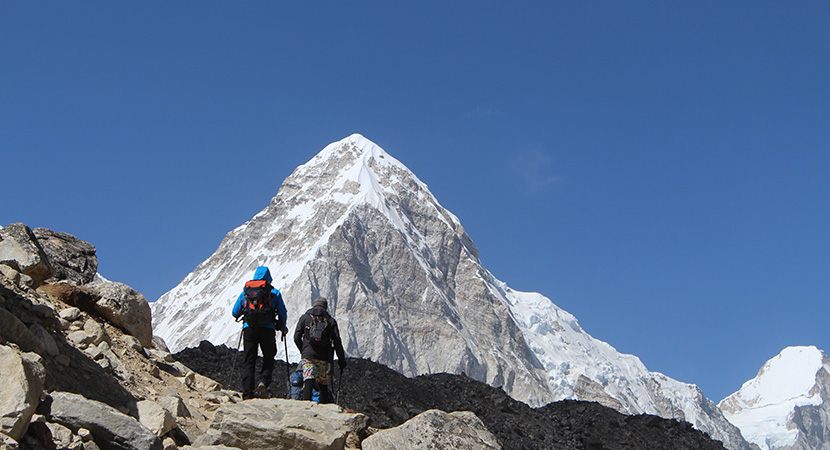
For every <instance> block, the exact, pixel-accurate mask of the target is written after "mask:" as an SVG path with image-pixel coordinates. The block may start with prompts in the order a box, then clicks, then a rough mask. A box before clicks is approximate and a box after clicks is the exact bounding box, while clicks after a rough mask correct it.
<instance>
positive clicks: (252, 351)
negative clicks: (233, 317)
mask: <svg viewBox="0 0 830 450" xmlns="http://www.w3.org/2000/svg"><path fill="white" fill-rule="evenodd" d="M242 348H243V349H244V350H243V352H242V376H241V378H242V399H243V400H244V399H249V398H253V396H254V371H255V370H256V356H257V340H256V329H255V327H247V328H245V329H244V330H242Z"/></svg>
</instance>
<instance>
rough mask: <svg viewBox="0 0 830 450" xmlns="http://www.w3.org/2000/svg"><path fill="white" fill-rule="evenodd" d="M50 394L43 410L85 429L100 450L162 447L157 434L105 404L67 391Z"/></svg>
mask: <svg viewBox="0 0 830 450" xmlns="http://www.w3.org/2000/svg"><path fill="white" fill-rule="evenodd" d="M50 397H51V400H49V401H47V402H44V404H45V405H48V406H47V407H48V411H43V413H45V415H47V416H48V417H49V418H50V420H51V421H52V422H57V423H60V424H62V425H65V426H67V427H69V428H70V429H72V430H78V429H79V428H85V429H87V430H89V431H90V432H91V433H92V437H93V439H94V440H95V443H96V444H98V446H99V447H100V448H101V450H162V443H161V440H160V439H159V438H158V436H156V435H155V434H154V433H153V432H152V431H150V430H149V429H148V428H147V427H145V426H144V425H142V424H141V423H140V422H139V421H138V420H136V419H134V418H132V417H130V416H128V415H126V414H123V413H121V412H120V411H118V410H117V409H115V408H113V407H111V406H109V405H106V404H104V403H101V402H97V401H95V400H89V399H87V398H85V397H83V396H80V395H78V394H72V393H69V392H53V393H51V394H50Z"/></svg>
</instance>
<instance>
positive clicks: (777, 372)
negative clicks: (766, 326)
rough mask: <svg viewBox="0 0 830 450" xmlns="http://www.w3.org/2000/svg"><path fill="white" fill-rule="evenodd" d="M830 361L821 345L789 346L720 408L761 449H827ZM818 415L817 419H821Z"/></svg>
mask: <svg viewBox="0 0 830 450" xmlns="http://www.w3.org/2000/svg"><path fill="white" fill-rule="evenodd" d="M829 398H830V359H828V358H827V355H826V354H825V353H824V352H823V351H821V350H819V349H818V348H816V347H812V346H811V347H787V348H785V349H784V350H783V351H781V353H779V354H778V355H777V356H775V357H773V358H772V359H770V360H769V361H767V362H766V364H764V366H763V367H762V368H761V370H760V371H758V375H757V376H756V377H755V378H753V379H751V380H749V381H747V382H746V383H744V385H743V386H742V387H741V389H740V390H738V392H735V393H734V394H732V395H730V396H728V397H726V398H725V399H723V400H722V401H721V402H720V404H719V406H720V408H721V410H722V411H723V413H724V415H725V416H726V418H727V419H729V420H730V421H731V422H732V423H734V424H735V425H737V426H738V428H740V430H741V433H742V434H743V435H744V438H746V439H747V440H748V441H749V442H752V443H755V444H757V445H758V446H759V447H760V448H761V449H762V450H773V449H775V450H807V449H813V448H827V447H818V446H815V444H816V443H818V444H819V445H822V443H823V445H827V443H826V441H825V440H824V437H823V436H828V435H830V403H828V399H829ZM817 419H818V420H817Z"/></svg>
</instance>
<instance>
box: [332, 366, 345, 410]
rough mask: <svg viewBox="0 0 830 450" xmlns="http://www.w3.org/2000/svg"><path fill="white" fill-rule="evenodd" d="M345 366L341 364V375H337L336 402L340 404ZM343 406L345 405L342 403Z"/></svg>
mask: <svg viewBox="0 0 830 450" xmlns="http://www.w3.org/2000/svg"><path fill="white" fill-rule="evenodd" d="M344 368H345V367H344V366H340V375H338V376H337V394H335V397H336V399H335V400H334V403H337V404H338V405H340V389H341V388H342V387H343V369H344ZM340 406H343V405H340Z"/></svg>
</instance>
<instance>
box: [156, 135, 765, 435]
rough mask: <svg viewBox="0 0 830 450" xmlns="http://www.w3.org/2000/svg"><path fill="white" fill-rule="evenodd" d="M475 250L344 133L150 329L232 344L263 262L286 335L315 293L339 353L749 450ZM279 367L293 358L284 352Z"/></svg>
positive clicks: (386, 163) (167, 304) (713, 411)
mask: <svg viewBox="0 0 830 450" xmlns="http://www.w3.org/2000/svg"><path fill="white" fill-rule="evenodd" d="M478 255H479V250H478V248H476V246H475V244H474V243H473V241H472V239H471V238H470V237H469V236H468V235H467V233H466V231H465V230H464V227H463V226H462V225H461V223H460V221H459V220H458V218H457V217H455V216H454V215H453V214H452V213H451V212H449V211H447V210H446V209H445V208H443V207H442V206H441V205H440V203H439V202H438V201H437V199H436V198H435V196H434V195H433V194H432V193H431V192H430V191H429V189H428V188H427V186H426V185H425V184H424V183H423V182H422V181H420V180H419V179H418V178H417V177H416V176H415V174H413V173H412V172H411V171H410V170H409V169H408V168H406V166H404V165H403V164H402V163H400V162H399V161H398V160H396V159H394V158H393V157H391V156H390V155H389V154H388V153H387V152H385V151H384V150H383V149H381V148H380V147H378V146H377V145H376V144H374V143H372V142H371V141H369V140H368V139H366V138H365V137H363V136H360V135H352V136H349V137H348V138H346V139H344V140H342V141H339V142H335V143H332V144H330V145H328V146H326V147H325V148H324V149H323V150H322V151H321V152H320V153H319V154H317V155H316V156H314V157H313V158H312V159H311V160H310V161H309V162H308V163H306V164H304V165H302V166H300V167H298V168H297V169H296V170H295V171H294V172H293V173H292V174H291V175H290V176H289V177H288V178H286V179H285V181H284V182H283V183H282V186H281V187H280V189H279V191H278V192H277V194H276V196H275V197H274V198H273V199H272V200H271V202H270V204H269V205H268V206H267V207H266V208H265V209H263V210H262V211H261V212H259V213H258V214H256V215H255V216H254V217H253V218H252V219H251V220H250V221H248V222H246V223H245V224H243V225H241V226H240V227H238V228H236V229H234V230H232V231H231V232H229V233H228V235H227V236H226V237H225V239H224V240H223V241H222V243H221V244H220V245H219V248H218V249H217V250H216V252H215V253H214V254H213V255H211V256H210V257H209V258H208V259H207V260H205V261H204V262H203V263H201V264H200V265H199V266H198V267H197V268H196V269H195V270H194V271H193V272H192V273H190V274H189V275H187V276H186V277H185V278H184V280H183V281H182V282H181V283H180V284H179V285H178V286H176V287H175V288H174V289H172V290H171V291H170V292H168V293H166V294H164V295H163V296H162V297H161V298H160V299H159V300H158V301H157V302H155V303H154V304H153V305H152V308H153V318H154V322H153V326H154V329H155V330H156V333H157V334H158V335H160V336H163V337H164V339H165V340H166V341H167V343H168V344H169V345H170V347H171V349H173V350H174V351H178V350H180V349H182V348H184V347H189V346H194V345H196V344H197V343H198V342H199V341H200V340H202V339H207V340H209V341H211V342H214V343H218V344H226V345H228V346H231V347H236V345H237V340H238V336H239V325H238V324H236V323H234V322H233V319H232V317H231V316H230V314H229V311H230V308H231V305H232V302H233V301H234V300H235V299H236V297H237V295H238V294H239V291H240V286H242V284H243V283H244V282H245V281H246V280H247V279H248V278H249V277H250V276H251V274H252V273H253V271H254V269H255V268H256V267H257V266H258V265H266V266H268V267H269V268H270V269H271V273H272V274H273V276H274V284H275V286H276V287H277V288H278V289H280V290H281V291H282V293H283V297H284V299H285V300H286V306H287V308H288V311H289V321H288V322H289V326H293V325H294V324H295V323H296V320H297V317H298V316H299V315H300V314H302V312H304V311H305V310H306V309H307V308H308V307H309V305H310V303H311V301H312V299H313V298H315V297H317V296H318V295H322V296H325V297H327V298H328V300H329V305H330V309H331V310H332V311H333V313H334V315H335V317H337V319H338V322H339V324H340V328H341V334H342V335H343V341H344V345H345V347H346V352H347V354H348V355H349V356H353V357H358V358H366V359H370V360H372V361H376V362H379V363H382V364H384V365H386V366H388V367H390V368H392V369H394V370H396V371H398V372H400V373H402V374H404V375H406V376H417V375H420V374H428V373H439V372H446V373H452V374H464V375H466V376H469V377H471V378H473V379H475V380H479V381H482V382H485V383H488V384H490V385H491V386H496V387H501V388H503V389H504V390H505V391H506V392H507V393H508V394H510V395H511V396H512V397H513V398H515V399H517V400H520V401H522V402H526V403H528V404H530V405H531V406H541V405H544V404H547V403H549V402H552V401H557V400H562V399H578V400H589V401H597V402H599V403H601V404H603V405H606V406H609V407H612V408H614V409H617V410H618V411H621V412H624V413H627V414H639V413H648V414H656V415H659V416H661V417H666V418H676V419H680V420H685V421H689V422H691V423H693V424H694V425H695V426H696V427H697V428H698V429H700V430H703V431H705V432H707V433H709V434H711V435H712V436H714V437H715V438H717V439H719V440H721V441H723V442H724V443H726V446H727V447H728V448H730V449H733V450H738V449H747V448H749V447H748V445H747V443H746V442H745V441H744V440H743V438H742V437H741V434H740V432H739V431H738V429H737V428H736V427H735V426H733V425H732V424H731V423H729V422H728V421H727V420H726V419H725V418H724V417H723V414H722V413H721V412H720V410H719V409H718V408H717V406H716V405H715V404H714V403H713V402H712V401H711V400H709V399H707V398H706V397H705V396H704V395H703V393H702V392H701V391H700V389H698V388H697V387H696V386H694V385H692V384H688V383H682V382H679V381H677V380H673V379H671V378H669V377H666V376H665V375H663V374H660V373H656V372H650V371H649V370H648V369H647V368H646V367H645V366H644V365H643V364H642V362H641V361H640V360H639V359H638V358H637V357H635V356H633V355H626V354H621V353H619V352H618V351H616V350H615V349H614V348H613V347H612V346H611V345H609V344H607V343H605V342H602V341H599V340H597V339H594V338H593V337H591V336H590V335H589V334H587V333H586V332H585V331H584V330H583V329H582V328H581V327H580V326H579V324H578V321H577V320H576V318H575V317H573V315H571V314H569V313H568V312H566V311H564V310H562V309H561V308H559V307H557V306H556V305H555V304H554V303H553V302H552V301H551V300H550V299H548V298H546V297H544V296H543V295H541V294H538V293H528V292H519V291H515V290H513V289H511V288H510V287H509V286H508V285H507V284H506V283H504V282H502V281H500V280H498V279H497V278H496V277H495V276H494V275H493V274H491V273H490V272H489V271H488V270H487V269H486V268H485V267H484V266H483V265H482V264H481V261H480V260H479V256H478ZM288 358H289V360H296V359H297V358H298V355H297V354H296V350H295V349H294V348H293V346H292V348H291V349H290V350H289V355H288Z"/></svg>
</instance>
